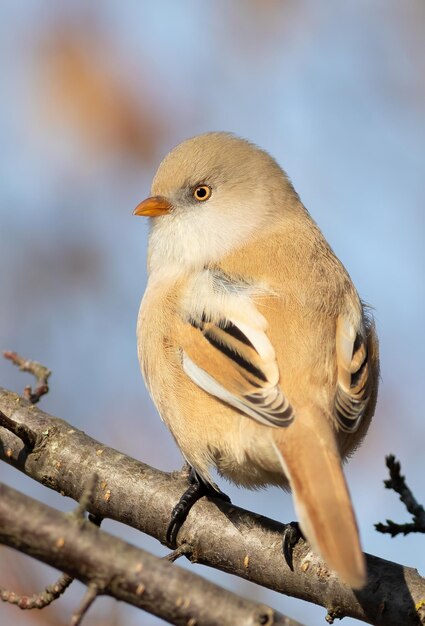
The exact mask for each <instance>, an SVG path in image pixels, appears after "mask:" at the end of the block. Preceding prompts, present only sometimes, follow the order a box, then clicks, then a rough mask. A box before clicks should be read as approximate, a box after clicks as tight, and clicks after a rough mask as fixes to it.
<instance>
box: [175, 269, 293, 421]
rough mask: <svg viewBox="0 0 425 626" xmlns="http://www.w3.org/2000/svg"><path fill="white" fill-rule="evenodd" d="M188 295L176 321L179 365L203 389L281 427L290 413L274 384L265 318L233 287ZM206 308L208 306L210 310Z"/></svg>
mask: <svg viewBox="0 0 425 626" xmlns="http://www.w3.org/2000/svg"><path fill="white" fill-rule="evenodd" d="M226 289H227V292H226V293H225V294H223V293H221V294H219V297H217V281H216V283H215V292H214V293H213V292H211V294H210V296H211V297H210V298H208V302H209V307H208V308H207V309H205V308H204V307H203V305H202V303H200V302H199V299H198V300H197V302H196V304H195V301H194V300H193V299H191V302H192V303H193V306H192V311H187V307H186V315H185V316H183V317H182V322H183V323H182V324H181V325H180V332H179V335H180V336H179V343H180V346H181V348H182V362H183V369H184V371H185V372H186V374H187V375H188V376H189V377H190V378H191V379H192V381H193V382H194V383H196V384H197V385H198V386H199V387H201V388H202V389H203V390H204V391H206V392H208V393H210V394H212V395H213V396H216V397H217V398H219V399H220V400H223V401H224V402H226V403H227V404H230V405H231V406H233V407H235V408H237V409H239V410H240V411H242V412H243V413H245V414H246V415H249V416H250V417H253V418H254V419H256V420H257V421H259V422H261V423H263V424H266V425H268V426H286V425H288V424H290V422H291V421H292V419H293V417H294V415H293V410H292V407H291V405H290V404H289V402H288V400H287V399H286V398H285V396H284V394H283V392H282V390H281V388H280V386H279V369H278V365H277V361H276V354H275V351H274V348H273V346H272V344H271V342H270V340H269V338H268V337H267V334H266V329H267V322H266V320H265V318H264V317H263V316H262V315H261V314H260V313H259V311H258V309H257V308H256V307H255V305H254V304H253V302H252V300H251V299H250V298H248V297H246V296H245V295H244V296H241V297H240V298H239V297H238V294H237V293H236V290H234V291H233V293H229V291H228V285H226ZM211 307H212V309H213V310H211Z"/></svg>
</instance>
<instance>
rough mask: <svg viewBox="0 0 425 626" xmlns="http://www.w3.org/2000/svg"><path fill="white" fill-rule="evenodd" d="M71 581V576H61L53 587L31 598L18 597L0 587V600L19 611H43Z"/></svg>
mask: <svg viewBox="0 0 425 626" xmlns="http://www.w3.org/2000/svg"><path fill="white" fill-rule="evenodd" d="M73 580H74V579H73V578H72V576H68V574H62V575H61V576H60V578H58V580H57V581H56V582H55V583H53V585H48V586H47V587H46V588H45V589H44V590H43V591H41V592H40V593H34V594H33V595H32V596H26V595H19V594H17V593H15V592H14V591H8V590H7V589H4V588H3V587H0V600H3V602H8V603H9V604H16V606H18V607H19V608H20V609H44V607H45V606H48V605H49V604H51V603H52V602H53V601H54V600H56V599H57V598H59V596H61V595H62V594H63V593H64V591H65V590H66V589H67V588H68V587H69V585H70V584H71V583H72V581H73Z"/></svg>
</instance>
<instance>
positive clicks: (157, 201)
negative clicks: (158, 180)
mask: <svg viewBox="0 0 425 626" xmlns="http://www.w3.org/2000/svg"><path fill="white" fill-rule="evenodd" d="M171 208H172V205H171V203H170V202H168V200H167V199H166V198H164V197H163V196H152V197H151V198H146V200H143V202H141V203H140V204H138V205H137V206H136V208H135V209H134V211H133V215H143V216H144V217H157V216H158V215H165V214H166V213H169V212H170V210H171Z"/></svg>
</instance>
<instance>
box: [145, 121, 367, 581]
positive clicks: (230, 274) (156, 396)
mask: <svg viewBox="0 0 425 626" xmlns="http://www.w3.org/2000/svg"><path fill="white" fill-rule="evenodd" d="M134 214H135V215H138V216H147V217H149V218H150V228H149V240H148V254H147V269H148V282H147V287H146V290H145V293H144V296H143V299H142V303H141V306H140V311H139V315H138V320H137V340H138V356H139V361H140V366H141V371H142V374H143V377H144V380H145V383H146V386H147V388H148V390H149V392H150V395H151V397H152V399H153V401H154V403H155V405H156V407H157V409H158V412H159V414H160V416H161V418H162V419H163V421H164V422H165V423H166V425H167V426H168V428H169V430H170V431H171V434H172V436H173V437H174V439H175V441H176V443H177V445H178V447H179V448H180V450H181V452H182V454H183V457H184V458H185V460H186V462H187V464H188V465H189V467H190V468H192V470H193V472H194V476H195V477H197V479H198V482H201V483H203V484H204V485H206V486H208V487H209V488H211V489H212V490H213V491H214V489H217V490H218V488H217V487H216V485H215V483H214V482H213V479H212V476H211V470H212V468H216V470H217V471H218V474H219V475H220V476H222V477H224V478H225V479H228V480H230V481H233V482H234V483H236V484H237V485H239V486H243V487H246V488H251V489H256V488H260V487H265V486H267V485H278V486H280V487H282V488H283V489H285V490H288V489H289V490H290V491H291V492H292V495H293V500H294V506H295V511H296V513H297V516H298V520H299V526H300V531H301V533H302V534H303V535H304V537H305V538H306V539H307V540H308V541H309V543H310V546H311V548H312V549H313V551H314V552H316V553H318V554H319V555H320V556H321V557H322V558H323V559H324V561H325V563H326V564H327V565H328V567H329V568H330V569H331V570H333V571H334V572H336V574H337V575H338V576H339V577H340V579H341V580H342V581H343V582H344V583H345V584H347V585H349V586H350V587H351V588H354V589H361V588H362V587H363V586H364V585H365V584H366V580H367V572H366V565H365V558H364V555H363V552H362V548H361V543H360V538H359V531H358V526H357V522H356V518H355V514H354V510H353V505H352V502H351V498H350V494H349V490H348V487H347V483H346V479H345V476H344V473H343V469H342V463H343V461H344V460H346V459H347V458H348V457H349V456H350V455H351V454H352V453H353V452H354V451H355V449H356V448H357V447H358V446H359V445H360V443H361V442H362V440H363V438H364V436H365V434H366V432H367V430H368V427H369V424H370V421H371V418H372V416H373V413H374V411H375V405H376V401H377V390H378V380H379V354H378V352H379V350H378V339H377V334H376V329H375V323H374V320H373V316H372V314H371V311H370V308H369V307H368V306H366V305H365V304H364V303H363V302H362V300H361V299H360V297H359V295H358V293H357V291H356V289H355V287H354V285H353V283H352V281H351V279H350V276H349V274H348V272H347V270H346V269H345V268H344V266H343V265H342V263H341V261H340V260H339V259H338V258H337V257H336V255H335V254H334V252H333V251H332V249H331V247H330V246H329V244H328V243H327V241H326V239H325V237H324V235H323V234H322V232H321V231H320V229H319V227H318V226H317V224H316V223H315V221H314V220H313V218H312V217H311V216H310V214H309V212H308V211H307V209H306V208H305V207H304V205H303V204H302V202H301V200H300V197H299V195H298V194H297V192H296V191H295V189H294V187H293V185H292V183H291V181H290V179H289V178H288V176H287V174H286V173H285V172H284V170H283V169H282V168H281V167H280V166H279V165H278V163H277V161H276V160H275V159H274V158H273V157H272V156H270V155H269V154H268V153H267V152H266V151H265V150H262V149H261V148H259V147H257V146H256V145H255V144H253V143H251V142H249V141H247V140H245V139H242V138H240V137H238V136H236V135H234V134H232V133H227V132H207V133H204V134H201V135H198V136H195V137H192V138H190V139H187V140H185V141H183V142H182V143H180V144H179V145H178V146H177V147H175V148H174V149H173V150H171V152H169V153H168V155H167V156H166V157H165V158H164V159H163V161H162V162H161V164H160V165H159V168H158V170H157V172H156V174H155V176H154V179H153V182H152V188H151V195H150V196H149V197H148V198H147V199H145V200H143V201H142V202H140V203H139V204H138V205H137V207H136V209H135V210H134Z"/></svg>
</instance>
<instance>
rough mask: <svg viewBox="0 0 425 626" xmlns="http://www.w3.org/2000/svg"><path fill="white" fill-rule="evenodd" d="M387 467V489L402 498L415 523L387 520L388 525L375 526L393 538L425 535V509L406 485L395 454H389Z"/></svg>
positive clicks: (385, 481)
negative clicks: (418, 534) (411, 534)
mask: <svg viewBox="0 0 425 626" xmlns="http://www.w3.org/2000/svg"><path fill="white" fill-rule="evenodd" d="M386 463H387V467H388V469H389V471H390V477H389V479H387V480H384V485H385V487H386V488H387V489H393V490H394V491H395V492H396V493H398V495H399V496H400V500H401V501H402V502H403V504H404V506H405V507H406V509H407V510H408V512H409V513H410V515H411V516H412V517H413V522H410V523H407V524H397V523H396V522H393V521H392V520H390V519H387V520H386V521H387V523H386V524H382V522H379V523H378V524H375V528H376V530H377V531H378V532H380V533H387V534H389V535H391V537H395V536H396V535H399V534H401V533H403V535H408V534H409V533H425V509H424V507H423V506H422V505H421V504H419V503H418V501H417V500H416V498H415V496H414V495H413V493H412V491H411V490H410V489H409V487H408V486H407V484H406V479H405V477H404V476H403V475H402V473H401V466H400V462H399V461H397V460H396V458H395V456H394V455H393V454H389V455H388V456H387V458H386Z"/></svg>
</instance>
